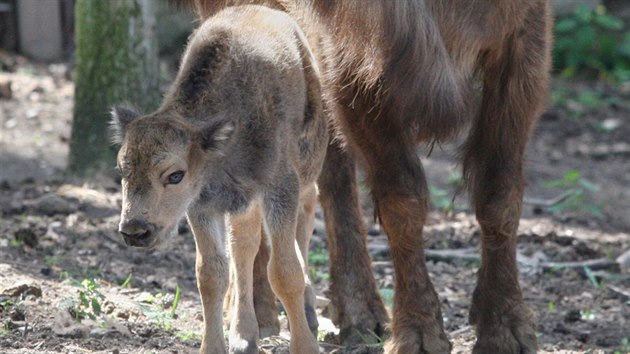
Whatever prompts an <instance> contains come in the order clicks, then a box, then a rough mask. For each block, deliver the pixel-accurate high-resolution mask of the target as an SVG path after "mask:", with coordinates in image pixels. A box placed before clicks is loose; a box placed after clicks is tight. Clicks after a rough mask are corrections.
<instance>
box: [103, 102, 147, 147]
mask: <svg viewBox="0 0 630 354" xmlns="http://www.w3.org/2000/svg"><path fill="white" fill-rule="evenodd" d="M139 116H140V113H138V112H137V111H136V110H135V109H133V108H131V107H129V106H114V108H112V119H111V121H110V122H109V138H110V140H111V142H112V143H113V144H115V145H120V144H121V143H122V141H123V139H124V138H125V131H126V128H127V125H128V124H129V123H131V121H133V120H134V119H135V118H137V117H139Z"/></svg>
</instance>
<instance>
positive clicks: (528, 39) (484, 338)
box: [464, 1, 550, 354]
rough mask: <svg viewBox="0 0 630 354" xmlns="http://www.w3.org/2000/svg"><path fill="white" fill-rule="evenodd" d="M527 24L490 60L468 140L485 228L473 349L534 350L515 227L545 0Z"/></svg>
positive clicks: (537, 98)
mask: <svg viewBox="0 0 630 354" xmlns="http://www.w3.org/2000/svg"><path fill="white" fill-rule="evenodd" d="M539 4H540V5H539V6H538V7H537V8H535V9H534V10H532V12H531V13H530V14H529V16H528V18H527V20H526V21H525V23H524V24H523V25H522V26H523V27H522V29H521V30H520V31H518V32H517V33H516V34H515V35H514V36H512V37H510V38H508V39H507V40H506V43H504V44H503V47H502V48H501V51H500V53H501V54H500V55H499V56H497V57H492V56H490V55H489V56H488V59H486V61H485V62H484V63H483V65H484V88H483V99H482V108H481V112H480V115H479V117H478V118H477V121H476V123H475V126H474V127H473V130H472V132H471V135H470V137H469V139H468V141H467V144H466V145H465V159H464V171H465V175H466V177H467V180H468V183H469V186H470V189H471V195H472V204H473V206H474V208H475V212H476V214H477V220H478V221H479V224H480V226H481V231H482V236H481V237H482V260H481V267H480V269H479V272H478V280H477V288H476V289H475V291H474V293H473V300H472V307H471V310H470V321H471V323H472V324H473V325H475V327H476V331H477V338H478V339H477V343H476V345H475V347H474V350H473V353H475V354H482V353H505V354H525V353H535V352H536V348H537V343H536V335H535V328H534V320H533V316H532V314H531V312H530V310H529V309H528V308H527V307H526V306H525V304H524V302H523V296H522V294H521V289H520V286H519V282H518V269H517V263H516V232H517V228H518V223H519V218H520V212H521V203H522V197H523V176H522V165H523V154H524V150H525V145H526V143H527V138H528V135H529V132H530V129H531V126H532V124H533V122H534V120H535V119H536V117H537V115H538V114H539V112H540V110H541V108H542V104H543V103H544V101H545V97H546V92H547V83H548V77H549V74H548V69H549V68H548V67H549V43H550V39H549V37H548V31H549V28H550V26H549V22H548V21H549V17H548V12H547V10H546V9H545V5H543V2H542V1H539Z"/></svg>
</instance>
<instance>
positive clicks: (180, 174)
mask: <svg viewBox="0 0 630 354" xmlns="http://www.w3.org/2000/svg"><path fill="white" fill-rule="evenodd" d="M184 174H185V173H184V171H175V172H173V173H171V174H170V175H168V184H178V183H179V182H181V181H182V179H183V178H184Z"/></svg>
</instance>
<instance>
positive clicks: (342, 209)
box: [318, 142, 387, 343]
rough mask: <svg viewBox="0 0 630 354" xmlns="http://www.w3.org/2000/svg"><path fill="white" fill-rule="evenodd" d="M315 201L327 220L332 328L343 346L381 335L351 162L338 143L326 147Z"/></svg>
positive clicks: (382, 318) (383, 315)
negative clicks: (336, 330) (333, 325)
mask: <svg viewBox="0 0 630 354" xmlns="http://www.w3.org/2000/svg"><path fill="white" fill-rule="evenodd" d="M318 184H319V188H320V194H319V200H320V202H321V205H322V208H323V211H324V217H325V220H326V234H327V237H328V250H329V252H330V278H331V285H330V290H331V291H330V296H331V300H332V303H333V306H334V307H335V309H336V312H337V314H336V315H337V316H336V318H334V321H335V323H336V324H337V325H338V326H339V328H340V335H341V338H342V340H343V341H344V342H345V343H354V342H359V341H361V340H362V337H363V338H366V337H367V338H369V337H370V336H365V334H367V333H369V332H375V333H377V334H381V332H382V331H383V329H384V327H385V324H386V322H387V312H386V311H385V307H384V306H383V302H382V300H381V298H380V296H379V295H378V291H377V287H376V282H375V280H374V276H373V274H372V268H371V261H370V257H369V255H368V253H367V247H366V234H367V230H366V227H365V225H364V222H363V216H362V213H361V207H360V205H359V199H358V194H357V185H356V171H355V162H354V159H353V158H352V156H350V154H349V153H348V152H347V151H344V150H342V148H341V147H339V146H338V144H337V143H336V142H331V143H330V145H329V146H328V152H327V154H326V160H325V162H324V167H323V170H322V173H321V175H320V178H319V181H318Z"/></svg>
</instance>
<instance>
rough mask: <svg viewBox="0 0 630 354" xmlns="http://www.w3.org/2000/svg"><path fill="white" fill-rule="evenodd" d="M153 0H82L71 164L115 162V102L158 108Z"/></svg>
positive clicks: (83, 171) (86, 167) (83, 169)
mask: <svg viewBox="0 0 630 354" xmlns="http://www.w3.org/2000/svg"><path fill="white" fill-rule="evenodd" d="M153 5H154V4H153V0H107V1H103V0H78V1H77V3H76V10H75V11H76V43H77V50H76V76H75V106H74V119H73V123H72V136H71V139H70V156H69V162H68V169H69V171H70V172H71V173H72V174H75V175H80V176H85V175H89V174H92V173H94V172H96V171H98V170H100V169H102V168H103V167H111V166H113V163H114V149H113V148H112V147H111V145H110V142H109V138H108V136H107V128H108V124H109V119H110V114H109V112H110V110H111V106H112V105H114V104H117V103H120V102H129V103H132V104H133V105H135V106H137V107H138V108H139V109H141V110H145V111H148V110H153V109H155V108H156V107H157V104H158V102H159V97H160V92H159V65H158V56H157V50H158V47H157V39H156V36H155V15H154V9H153Z"/></svg>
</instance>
